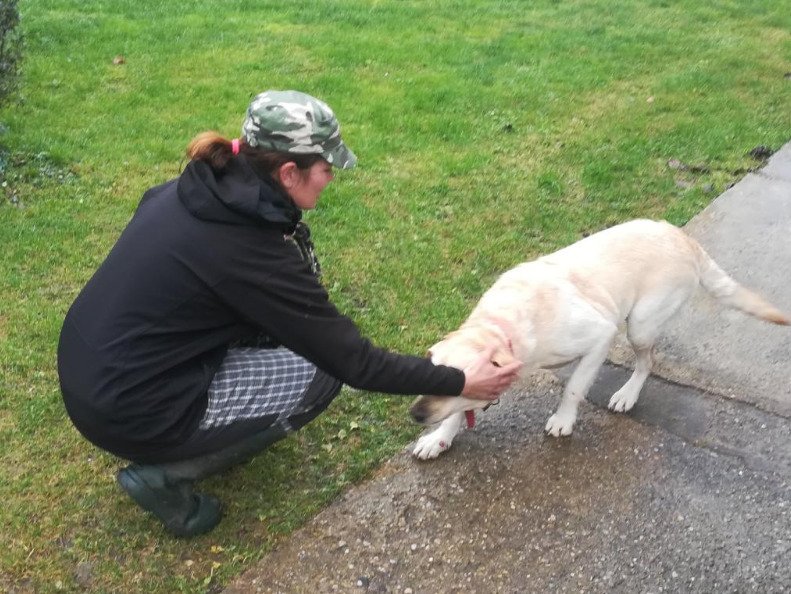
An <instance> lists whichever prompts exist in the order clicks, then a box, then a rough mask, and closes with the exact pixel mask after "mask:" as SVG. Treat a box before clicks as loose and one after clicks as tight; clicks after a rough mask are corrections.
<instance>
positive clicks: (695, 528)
mask: <svg viewBox="0 0 791 594" xmlns="http://www.w3.org/2000/svg"><path fill="white" fill-rule="evenodd" d="M767 211H770V214H767ZM687 230H688V232H690V234H692V235H694V236H695V237H698V238H699V240H700V241H701V242H702V243H703V245H704V246H705V247H706V248H707V249H708V250H709V251H710V253H711V254H712V255H713V256H714V258H715V259H716V260H717V261H718V263H719V264H720V265H721V266H722V267H723V268H724V269H725V270H726V271H728V272H729V273H730V274H731V275H732V276H734V277H735V278H736V279H737V280H739V281H740V282H743V283H744V284H746V285H748V286H750V287H751V288H753V289H756V290H758V291H759V292H761V293H762V294H763V295H765V296H766V297H768V298H769V299H770V300H772V301H773V302H774V303H775V304H776V305H778V306H779V307H781V308H782V309H784V310H786V311H788V310H789V309H791V275H789V274H788V273H789V272H790V270H789V268H790V267H791V144H790V145H786V147H784V148H783V149H782V150H781V151H780V152H779V153H777V154H775V156H774V157H773V158H772V160H771V161H770V162H769V163H768V164H767V166H766V167H764V168H763V169H762V170H761V171H760V172H758V173H755V174H750V175H748V176H747V177H746V178H745V179H744V180H742V182H740V183H739V184H737V185H736V186H734V188H731V190H729V191H728V192H726V193H725V194H723V195H722V196H720V197H719V198H718V199H717V200H716V201H715V202H714V203H713V204H712V206H710V207H709V208H708V209H706V210H705V211H704V212H703V213H701V214H700V215H699V216H698V217H696V219H695V220H693V221H692V222H691V223H690V225H688V227H687ZM626 353H627V352H626V350H625V349H623V348H622V346H616V348H614V349H613V352H612V356H611V359H612V360H613V361H615V362H616V363H621V364H624V365H625V366H626V367H623V366H620V365H616V364H608V365H606V366H605V367H604V368H602V370H601V373H600V374H599V377H598V378H597V381H596V382H595V384H594V386H593V388H592V390H591V393H590V394H589V398H588V402H586V403H584V404H583V405H582V406H581V409H580V418H579V420H578V422H577V425H576V427H575V430H574V433H573V435H572V436H571V437H569V438H561V439H557V438H550V437H545V436H544V435H543V427H544V424H545V422H546V419H547V418H548V417H549V415H550V414H551V413H552V412H553V409H554V407H555V406H556V404H557V401H558V399H559V395H560V392H561V390H562V385H563V378H564V376H565V375H567V370H561V371H560V372H559V373H558V376H555V375H553V374H550V373H549V372H539V373H537V374H535V375H534V376H531V377H530V378H529V380H528V381H527V382H526V383H525V384H524V385H522V386H520V387H518V388H515V389H513V390H512V391H511V392H510V393H509V394H507V395H506V396H505V397H504V398H503V399H502V402H501V404H500V405H498V406H495V407H491V408H490V409H489V410H488V411H486V412H485V413H483V414H481V415H479V423H478V425H477V426H476V428H475V429H474V430H471V431H465V432H463V433H462V434H460V435H459V436H458V437H457V438H456V440H455V441H454V444H453V447H452V448H451V449H450V451H448V452H447V453H446V454H444V455H442V456H441V457H440V458H439V459H437V460H434V461H429V462H419V461H417V460H415V459H413V458H412V457H411V455H410V453H409V450H405V451H403V452H402V453H401V454H399V455H397V456H396V457H394V458H393V459H391V460H390V461H388V462H387V463H386V464H384V465H383V466H382V467H381V468H380V469H379V470H378V471H377V473H376V474H375V475H374V476H373V477H372V478H371V479H370V480H368V481H366V482H364V483H362V484H360V485H357V486H356V487H354V488H352V489H350V490H349V491H347V492H346V493H345V494H344V495H343V496H342V497H340V498H339V499H338V500H337V501H336V502H334V503H333V504H332V505H330V506H329V507H327V508H326V509H325V510H323V511H322V512H321V513H319V514H318V515H317V516H316V517H315V518H314V519H312V520H311V521H310V522H308V523H307V524H306V525H305V526H304V527H303V528H302V529H300V530H298V531H297V532H295V533H294V534H293V535H292V536H291V537H290V538H289V539H287V540H285V541H284V542H282V543H281V545H280V546H279V547H278V548H276V549H275V550H274V551H273V552H272V553H270V554H269V555H268V556H267V557H265V558H264V559H262V560H261V561H260V562H259V563H258V564H257V565H256V566H255V567H253V568H251V569H250V570H249V571H247V572H246V573H244V574H243V575H241V576H239V578H238V579H237V580H236V581H235V582H233V583H232V584H230V585H229V586H228V588H227V589H226V594H239V593H254V592H311V593H323V592H387V593H390V592H393V593H396V592H397V593H403V594H409V593H412V594H418V593H423V592H430V593H445V592H448V593H452V592H465V593H467V592H481V593H489V592H503V593H532V592H536V593H539V592H541V593H543V592H575V593H577V592H641V593H649V592H652V593H658V592H706V593H708V592H716V593H744V592H761V593H780V592H791V421H789V417H791V369H790V368H789V366H788V362H789V359H790V358H791V357H790V355H791V329H789V328H786V327H774V326H770V325H768V324H764V323H762V322H759V321H757V320H754V319H751V318H748V317H747V316H744V315H743V314H740V313H738V312H730V311H722V310H720V309H719V308H718V307H716V306H714V305H712V304H711V302H707V301H706V300H705V299H697V300H695V302H694V303H693V304H692V305H691V306H690V307H689V308H687V309H686V310H685V311H684V312H682V314H681V315H680V316H679V318H678V319H677V320H676V321H675V322H674V323H673V324H672V325H671V327H670V328H669V329H668V332H667V333H666V337H665V338H664V339H663V340H662V342H661V343H660V345H659V346H658V360H659V363H658V365H657V369H656V370H655V373H654V374H653V375H652V377H651V378H649V380H648V381H647V382H646V386H645V388H644V389H643V392H642V395H641V398H640V400H639V401H638V403H637V405H636V406H635V408H634V409H633V410H632V411H630V412H629V413H628V414H615V413H611V412H609V411H607V410H606V408H605V406H606V403H607V401H608V400H609V397H610V395H611V394H612V393H613V392H614V391H615V390H616V389H617V388H618V387H619V386H620V385H621V384H623V383H624V382H625V381H626V378H627V377H628V374H629V373H630V371H629V370H628V364H629V357H628V356H627V354H626Z"/></svg>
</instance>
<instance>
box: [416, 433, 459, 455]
mask: <svg viewBox="0 0 791 594" xmlns="http://www.w3.org/2000/svg"><path fill="white" fill-rule="evenodd" d="M434 433H436V431H435V432H433V433H429V434H428V435H424V436H422V437H421V438H420V439H418V440H417V443H416V444H415V449H414V450H412V455H413V456H415V458H419V459H421V460H429V459H431V458H436V457H437V456H439V455H440V454H441V453H442V452H444V451H446V450H447V449H448V448H450V444H451V443H453V442H452V441H451V440H450V439H448V438H447V437H445V436H444V435H435V434H434Z"/></svg>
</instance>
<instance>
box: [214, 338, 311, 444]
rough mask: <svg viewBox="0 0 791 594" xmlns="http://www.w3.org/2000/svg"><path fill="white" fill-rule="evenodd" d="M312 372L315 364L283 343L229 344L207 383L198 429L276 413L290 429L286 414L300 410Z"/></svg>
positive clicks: (280, 420)
mask: <svg viewBox="0 0 791 594" xmlns="http://www.w3.org/2000/svg"><path fill="white" fill-rule="evenodd" d="M315 375H316V367H315V365H313V364H312V363H311V362H310V361H308V360H307V359H304V358H302V357H300V356H299V355H297V354H296V353H293V352H291V351H289V350H288V349H285V348H283V347H279V348H275V349H263V348H255V347H240V348H231V349H229V350H228V353H227V354H226V356H225V359H224V360H223V362H222V365H220V368H219V369H218V370H217V373H216V374H215V375H214V379H213V380H212V383H211V385H210V386H209V391H208V393H209V403H208V407H207V408H206V413H205V415H204V416H203V419H201V422H200V425H199V429H200V430H208V429H214V428H219V427H223V426H226V425H230V424H232V423H235V422H238V421H242V420H250V419H256V418H260V417H265V416H267V415H273V414H276V415H277V421H276V422H277V423H280V424H281V425H282V426H283V428H284V429H285V430H286V431H290V430H291V427H290V425H289V424H288V418H289V417H291V416H293V415H295V414H299V413H300V412H304V411H303V410H301V408H302V407H301V403H302V400H303V397H304V395H305V392H306V391H307V389H308V386H310V383H311V381H312V380H313V377H314V376H315Z"/></svg>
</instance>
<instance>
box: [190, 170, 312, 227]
mask: <svg viewBox="0 0 791 594" xmlns="http://www.w3.org/2000/svg"><path fill="white" fill-rule="evenodd" d="M177 191H178V196H179V200H181V202H182V204H184V206H185V207H186V208H187V210H188V211H189V212H190V213H191V214H192V215H193V216H194V217H196V218H198V219H201V220H204V221H213V222H218V223H226V224H231V225H260V226H264V227H275V228H278V229H282V230H284V231H287V232H290V231H292V230H293V229H294V227H295V226H296V224H297V223H298V222H299V221H300V219H301V218H302V211H301V210H300V209H299V208H297V207H296V205H295V204H294V203H293V202H292V201H291V199H290V198H289V197H288V196H287V195H286V194H285V192H283V190H281V189H280V188H279V187H278V186H277V183H276V182H275V181H274V180H273V179H272V177H271V176H269V175H268V174H266V173H264V172H261V171H258V170H257V169H255V168H254V167H253V165H252V164H251V163H250V162H249V161H248V160H247V159H246V158H245V157H244V156H243V155H239V156H238V157H236V158H234V159H231V160H230V161H229V162H228V165H227V167H226V168H225V169H224V170H223V171H220V172H215V171H214V170H213V169H212V168H211V167H209V165H208V164H206V163H204V162H203V161H190V162H189V164H188V165H187V166H186V167H185V168H184V171H183V173H182V174H181V176H180V177H179V180H178V185H177Z"/></svg>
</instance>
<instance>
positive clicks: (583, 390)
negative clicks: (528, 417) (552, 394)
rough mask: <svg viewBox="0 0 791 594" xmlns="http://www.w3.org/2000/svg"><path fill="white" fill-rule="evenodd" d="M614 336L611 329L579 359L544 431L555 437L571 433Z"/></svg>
mask: <svg viewBox="0 0 791 594" xmlns="http://www.w3.org/2000/svg"><path fill="white" fill-rule="evenodd" d="M614 336H615V331H614V330H611V331H610V332H608V333H607V334H606V335H605V338H604V339H603V340H600V341H599V342H598V343H597V344H596V345H595V346H594V347H593V348H592V349H591V350H590V351H589V352H588V353H586V354H585V355H584V356H583V357H582V359H580V362H579V363H578V364H577V368H576V369H575V370H574V373H572V374H571V377H570V378H569V381H568V382H567V383H566V387H565V389H564V390H563V398H562V399H561V400H560V406H558V410H557V411H556V412H555V414H554V415H552V416H551V417H549V420H548V421H547V424H546V427H544V431H546V432H547V433H549V434H550V435H553V436H555V437H560V436H562V435H571V432H572V430H573V429H574V423H575V422H576V420H577V408H578V407H579V404H580V402H582V400H583V399H584V398H585V395H586V394H587V393H588V390H589V389H590V386H591V384H592V383H593V380H594V379H596V373H597V372H598V371H599V368H600V367H601V366H602V363H604V361H605V359H606V358H607V352H608V351H609V349H610V344H611V343H612V339H613V337H614Z"/></svg>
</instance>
